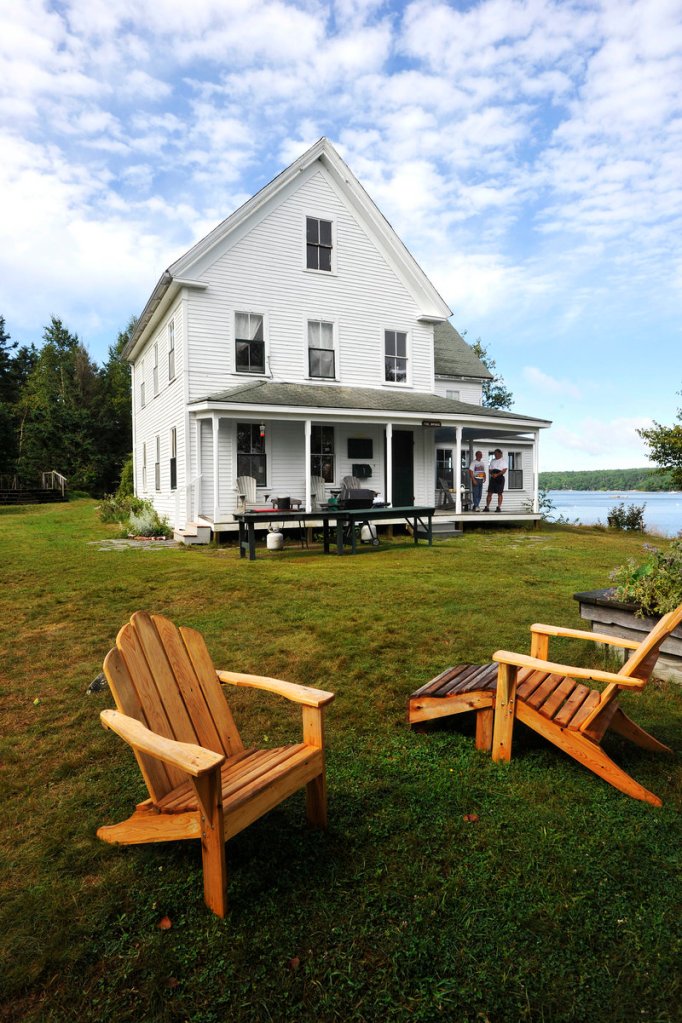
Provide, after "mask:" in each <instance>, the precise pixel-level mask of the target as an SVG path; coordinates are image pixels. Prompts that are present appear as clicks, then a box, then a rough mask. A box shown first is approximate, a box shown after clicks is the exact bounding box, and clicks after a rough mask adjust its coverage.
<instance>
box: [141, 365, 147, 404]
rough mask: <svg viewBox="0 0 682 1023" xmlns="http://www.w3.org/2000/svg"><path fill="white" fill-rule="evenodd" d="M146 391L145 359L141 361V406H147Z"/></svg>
mask: <svg viewBox="0 0 682 1023" xmlns="http://www.w3.org/2000/svg"><path fill="white" fill-rule="evenodd" d="M145 401H146V399H145V393H144V359H143V360H142V362H141V363H140V408H144V406H145Z"/></svg>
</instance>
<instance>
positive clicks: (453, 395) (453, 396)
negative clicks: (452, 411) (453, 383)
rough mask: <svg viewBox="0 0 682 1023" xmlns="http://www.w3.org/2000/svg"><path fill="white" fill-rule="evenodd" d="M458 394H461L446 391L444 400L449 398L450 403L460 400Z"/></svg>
mask: <svg viewBox="0 0 682 1023" xmlns="http://www.w3.org/2000/svg"><path fill="white" fill-rule="evenodd" d="M460 393H461V392H460V391H446V392H445V397H446V398H450V399H451V401H459V400H460V398H459V396H460Z"/></svg>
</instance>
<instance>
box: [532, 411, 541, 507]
mask: <svg viewBox="0 0 682 1023" xmlns="http://www.w3.org/2000/svg"><path fill="white" fill-rule="evenodd" d="M539 445H540V431H539V430H535V431H534V433H533V511H534V512H535V513H536V514H537V513H538V511H539V510H540V472H539V466H540V458H539V455H540V452H539V450H538V449H539Z"/></svg>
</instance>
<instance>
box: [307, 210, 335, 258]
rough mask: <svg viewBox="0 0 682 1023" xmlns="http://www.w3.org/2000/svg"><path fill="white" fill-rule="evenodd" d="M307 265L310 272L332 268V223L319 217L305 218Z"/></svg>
mask: <svg viewBox="0 0 682 1023" xmlns="http://www.w3.org/2000/svg"><path fill="white" fill-rule="evenodd" d="M305 243H306V245H305V251H306V257H305V260H306V262H305V265H306V266H307V268H308V269H309V270H327V271H330V270H331V268H332V222H331V220H319V219H318V218H317V217H306V218H305Z"/></svg>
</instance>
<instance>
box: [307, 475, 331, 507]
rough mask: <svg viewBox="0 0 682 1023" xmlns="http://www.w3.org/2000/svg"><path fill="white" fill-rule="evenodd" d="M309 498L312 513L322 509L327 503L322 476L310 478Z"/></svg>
mask: <svg viewBox="0 0 682 1023" xmlns="http://www.w3.org/2000/svg"><path fill="white" fill-rule="evenodd" d="M310 496H311V498H312V505H313V511H317V510H318V509H319V508H323V507H324V506H325V505H326V503H327V492H326V490H325V488H324V479H323V477H322V476H311V477H310Z"/></svg>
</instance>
